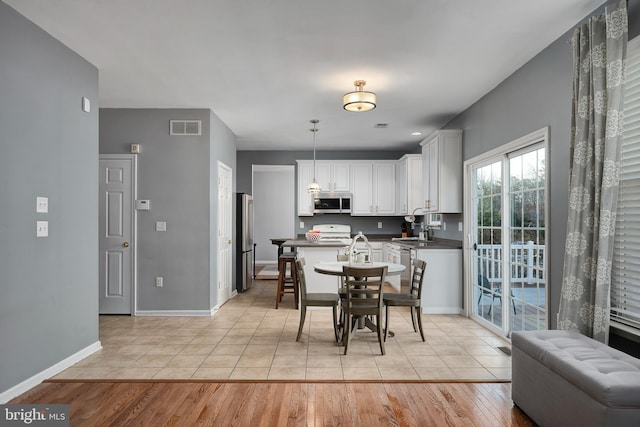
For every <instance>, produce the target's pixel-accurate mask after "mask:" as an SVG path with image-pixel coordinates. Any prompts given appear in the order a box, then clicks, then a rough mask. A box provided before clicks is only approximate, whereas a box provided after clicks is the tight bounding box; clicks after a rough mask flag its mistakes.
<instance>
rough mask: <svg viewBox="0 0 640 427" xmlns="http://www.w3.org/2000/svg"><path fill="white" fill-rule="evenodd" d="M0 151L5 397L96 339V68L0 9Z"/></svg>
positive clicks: (0, 385) (0, 336) (0, 384)
mask: <svg viewBox="0 0 640 427" xmlns="http://www.w3.org/2000/svg"><path fill="white" fill-rule="evenodd" d="M83 96H85V97H87V98H89V99H90V101H91V103H92V110H91V112H90V113H85V112H83V111H82V110H81V99H82V97H83ZM0 150H1V151H0V153H1V154H0V182H1V183H2V185H0V200H1V201H2V202H0V293H1V296H0V393H2V392H4V391H6V390H7V389H9V388H11V387H13V386H15V385H17V384H19V383H20V382H22V381H24V380H26V379H28V378H30V377H32V376H34V375H36V374H38V373H40V372H42V371H43V370H45V369H47V368H49V367H51V366H52V365H54V364H56V363H58V362H60V361H62V360H63V359H65V358H67V357H69V356H71V355H73V354H74V353H76V352H78V351H80V350H82V349H84V348H86V347H87V346H90V345H92V344H94V343H96V342H97V341H98V283H97V280H98V238H97V237H98V70H97V69H96V68H95V67H94V66H92V65H91V64H89V63H88V62H87V61H85V60H84V59H82V58H81V57H79V56H78V55H76V54H75V53H73V52H72V51H71V50H69V49H68V48H67V47H65V46H64V45H62V44H61V43H60V42H58V41H57V40H55V39H53V38H52V37H51V36H49V35H48V34H47V33H45V32H44V31H42V30H41V29H40V28H38V27H37V26H35V25H34V24H33V23H31V22H30V21H28V20H26V19H24V17H22V16H21V15H20V14H18V13H17V12H16V11H14V10H13V9H11V8H10V7H9V6H7V5H6V4H4V3H2V2H0ZM36 196H45V197H48V198H49V213H47V214H42V213H40V214H36V212H35V203H36ZM36 220H47V221H49V237H47V238H36V234H35V227H36Z"/></svg>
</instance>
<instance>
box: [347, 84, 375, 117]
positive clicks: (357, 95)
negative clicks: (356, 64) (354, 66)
mask: <svg viewBox="0 0 640 427" xmlns="http://www.w3.org/2000/svg"><path fill="white" fill-rule="evenodd" d="M366 84H367V82H365V81H364V80H356V81H355V82H353V85H354V86H355V87H356V90H355V91H354V92H349V93H347V94H345V95H344V96H343V97H342V105H343V107H344V109H345V110H347V111H355V112H361V111H369V110H373V109H374V108H376V94H375V93H373V92H365V91H364V85H366Z"/></svg>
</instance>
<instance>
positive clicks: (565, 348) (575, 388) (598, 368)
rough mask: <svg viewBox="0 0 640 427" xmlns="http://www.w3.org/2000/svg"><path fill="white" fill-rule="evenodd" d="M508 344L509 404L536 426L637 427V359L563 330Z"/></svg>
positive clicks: (516, 336)
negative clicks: (509, 354) (510, 363)
mask: <svg viewBox="0 0 640 427" xmlns="http://www.w3.org/2000/svg"><path fill="white" fill-rule="evenodd" d="M511 343H512V391H511V394H512V399H513V403H515V404H516V405H517V406H518V407H520V409H522V410H523V411H524V412H525V413H526V414H527V415H528V416H529V417H531V419H532V420H533V421H535V422H536V423H537V424H539V425H540V426H563V427H564V426H581V427H584V426H616V427H617V426H634V427H638V426H640V359H636V358H634V357H632V356H629V355H628V354H626V353H623V352H621V351H618V350H616V349H613V348H611V347H608V346H606V345H604V344H602V343H600V342H598V341H595V340H593V339H591V338H588V337H586V336H584V335H580V334H578V333H576V332H569V331H527V332H514V333H513V334H512V336H511Z"/></svg>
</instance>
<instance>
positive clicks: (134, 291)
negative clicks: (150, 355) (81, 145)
mask: <svg viewBox="0 0 640 427" xmlns="http://www.w3.org/2000/svg"><path fill="white" fill-rule="evenodd" d="M110 159H112V160H131V242H132V243H131V244H132V246H133V260H132V261H131V263H132V264H131V308H130V311H131V315H132V316H137V309H136V308H137V307H138V210H137V209H136V200H137V199H138V155H137V154H100V156H99V159H98V162H99V161H100V160H110Z"/></svg>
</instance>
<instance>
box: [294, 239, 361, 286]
mask: <svg viewBox="0 0 640 427" xmlns="http://www.w3.org/2000/svg"><path fill="white" fill-rule="evenodd" d="M350 244H351V242H349V240H344V241H331V242H311V241H308V240H307V239H304V238H303V239H293V240H287V241H286V242H284V243H283V244H282V247H284V248H291V249H292V250H294V251H296V252H297V253H298V257H304V259H305V266H304V275H305V279H306V281H307V292H338V287H339V284H340V279H339V277H337V276H327V275H325V274H319V273H316V272H315V271H314V270H313V266H314V265H315V264H318V263H319V262H332V261H336V260H337V259H338V254H339V253H345V248H347V249H348V248H349V245H350Z"/></svg>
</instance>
